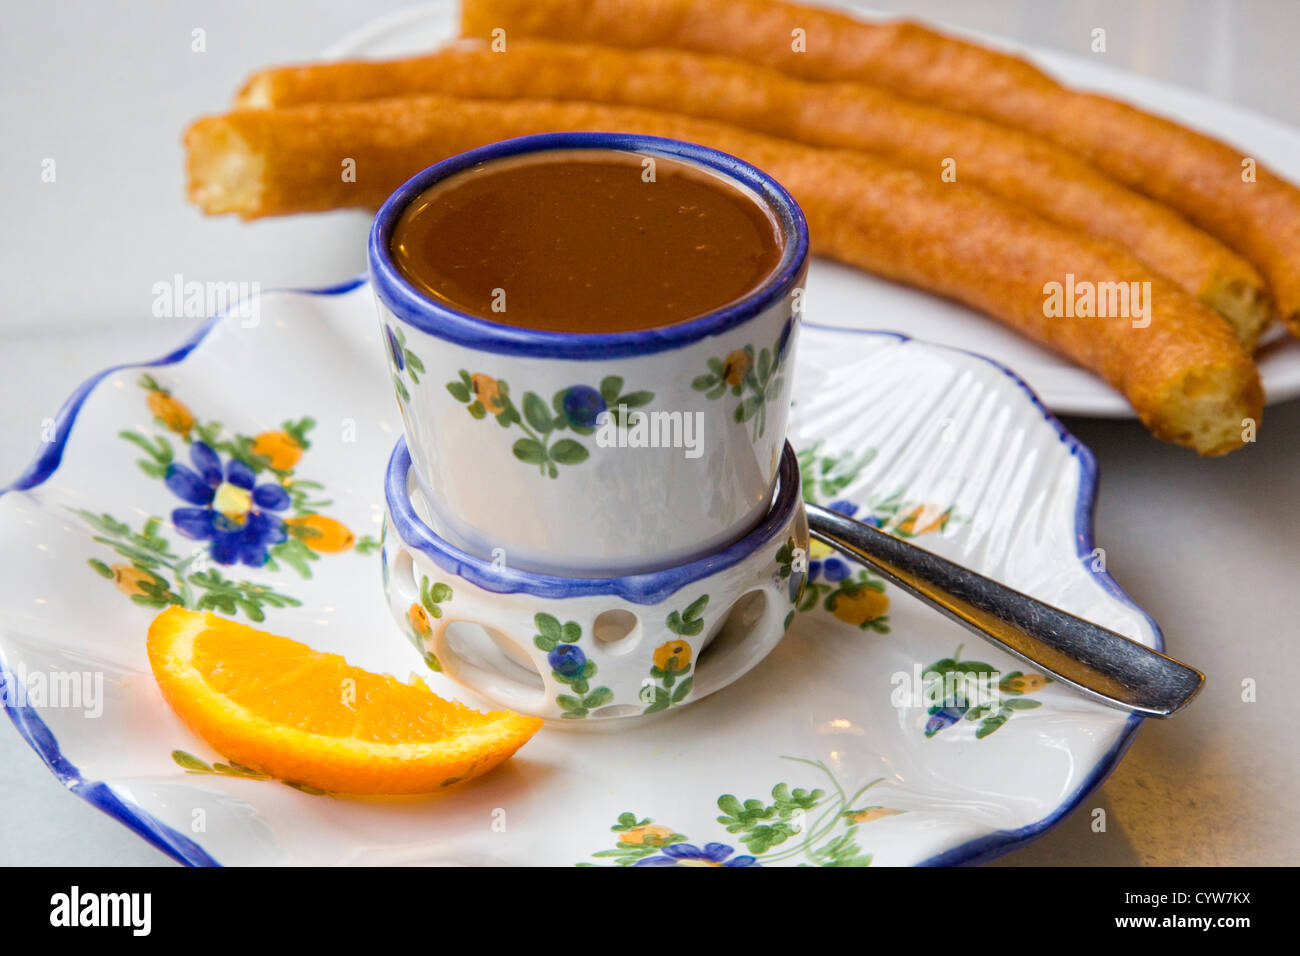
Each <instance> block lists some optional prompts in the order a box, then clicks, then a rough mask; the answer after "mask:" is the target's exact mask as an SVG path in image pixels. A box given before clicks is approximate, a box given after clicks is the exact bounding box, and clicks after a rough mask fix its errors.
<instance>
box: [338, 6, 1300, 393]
mask: <svg viewBox="0 0 1300 956" xmlns="http://www.w3.org/2000/svg"><path fill="white" fill-rule="evenodd" d="M852 12H856V13H857V14H858V15H861V16H865V17H878V18H883V17H885V16H886V14H883V13H871V12H868V11H863V10H861V9H860V8H857V7H855V8H854V9H853V11H852ZM458 15H459V14H458V8H457V7H456V5H455V4H453V3H451V2H450V0H441V2H439V3H437V4H433V5H430V6H422V7H417V8H413V9H411V10H407V11H399V12H397V13H395V14H390V15H389V16H386V17H382V18H380V19H377V20H375V21H374V22H373V23H371V24H369V25H367V26H365V27H363V28H362V29H361V30H358V31H357V32H356V33H353V34H352V35H351V36H349V37H347V38H345V39H344V40H342V41H341V42H339V43H337V44H335V45H334V46H332V47H330V48H329V49H328V50H327V51H325V52H326V55H327V56H328V57H331V58H344V57H358V56H359V57H392V56H410V55H413V54H416V53H420V52H424V51H428V50H430V49H432V48H433V47H434V46H436V45H437V44H439V43H442V42H444V41H446V40H448V39H450V38H451V37H453V36H455V34H456V32H457V29H458ZM937 26H938V27H939V28H940V29H943V30H945V31H946V32H949V33H960V34H964V35H966V36H969V37H972V38H973V39H976V40H978V41H979V42H981V43H985V44H987V45H990V46H996V47H1001V48H1003V49H1007V50H1012V51H1014V52H1017V53H1019V54H1021V55H1023V56H1026V57H1028V58H1029V59H1030V60H1033V61H1034V62H1036V63H1037V64H1038V65H1040V66H1041V67H1043V69H1045V70H1047V71H1048V72H1050V73H1051V74H1053V75H1054V76H1057V77H1059V78H1060V79H1061V80H1062V81H1064V82H1065V83H1068V84H1069V85H1071V86H1075V87H1079V88H1081V89H1089V90H1096V91H1098V92H1102V93H1107V94H1110V95H1112V96H1117V97H1119V98H1120V99H1124V100H1127V101H1129V102H1132V103H1136V104H1138V105H1140V106H1142V107H1144V108H1146V109H1149V110H1151V111H1153V112H1155V113H1160V114H1163V115H1166V116H1170V117H1173V118H1174V119H1176V120H1178V122H1180V123H1183V124H1184V125H1186V126H1189V127H1192V128H1194V129H1200V130H1203V131H1204V132H1206V133H1209V134H1210V135H1212V136H1216V137H1218V138H1219V139H1223V140H1226V141H1227V142H1230V143H1239V144H1241V145H1242V147H1243V148H1248V149H1249V150H1250V154H1251V155H1252V156H1255V157H1256V158H1257V159H1259V160H1260V162H1262V163H1265V164H1266V165H1268V166H1271V167H1272V168H1273V169H1275V170H1276V171H1277V172H1279V173H1280V174H1282V175H1283V176H1286V177H1288V178H1289V179H1291V180H1292V181H1293V182H1300V132H1297V131H1296V130H1294V129H1291V128H1290V127H1288V126H1285V125H1283V124H1281V123H1278V122H1276V121H1275V120H1271V119H1268V118H1267V117H1264V116H1260V115H1258V114H1256V113H1252V112H1250V111H1249V110H1246V109H1242V108H1241V107H1239V106H1234V105H1231V104H1228V103H1223V102H1220V101H1218V100H1215V99H1212V98H1210V97H1208V96H1204V95H1202V94H1199V93H1194V92H1191V91H1189V90H1184V89H1180V88H1178V87H1175V86H1172V85H1169V84H1166V83H1162V82H1160V81H1158V80H1151V79H1147V78H1146V77H1141V76H1137V75H1135V74H1132V73H1127V72H1124V71H1123V70H1117V69H1114V68H1112V67H1107V66H1105V65H1102V64H1098V63H1095V62H1092V61H1088V60H1083V59H1079V58H1076V57H1072V56H1069V55H1066V54H1062V53H1058V52H1055V51H1052V50H1047V49H1039V48H1035V47H1022V46H1015V45H1012V44H1009V43H1008V42H1007V41H1006V40H1003V39H999V38H996V37H990V36H988V35H985V34H978V33H973V32H971V31H963V30H957V29H955V28H953V27H950V26H947V25H946V24H937ZM342 231H346V230H342ZM341 238H342V237H341ZM349 241H353V242H356V243H357V244H358V245H359V244H360V243H361V242H363V241H364V231H363V230H362V229H361V228H360V227H357V232H356V234H355V236H354V237H351V238H350V239H349ZM808 293H809V297H808V302H809V313H808V315H809V317H810V318H812V319H813V320H814V321H815V322H818V323H821V324H825V325H831V326H835V327H839V328H854V329H859V328H860V329H892V330H897V331H899V332H903V333H906V334H908V335H913V336H916V337H918V338H922V339H925V340H926V341H930V342H940V343H943V344H945V345H953V346H956V347H958V348H964V349H970V350H971V351H973V352H978V353H980V354H981V355H987V356H989V357H990V358H993V359H995V360H996V361H998V362H1000V363H1002V364H1003V365H1005V366H1007V367H1008V368H1011V369H1014V370H1015V371H1016V373H1017V374H1018V375H1020V376H1021V377H1022V378H1023V379H1024V380H1025V381H1027V382H1028V383H1029V384H1030V386H1031V387H1032V388H1033V389H1034V391H1035V392H1037V393H1038V395H1039V396H1040V397H1041V398H1042V400H1043V402H1044V404H1046V405H1047V407H1048V408H1050V409H1052V411H1054V412H1056V413H1057V414H1060V415H1087V416H1094V417H1105V418H1133V417H1135V415H1134V413H1133V409H1132V407H1131V406H1130V405H1129V404H1128V402H1127V401H1125V399H1124V397H1123V396H1122V395H1120V394H1119V393H1118V392H1117V391H1115V390H1114V389H1113V388H1111V387H1110V386H1109V385H1107V384H1106V383H1105V382H1103V381H1102V380H1101V379H1099V378H1097V376H1095V375H1093V374H1092V373H1091V372H1088V371H1086V370H1084V369H1081V368H1079V367H1078V366H1076V365H1074V364H1073V363H1071V362H1070V361H1068V360H1067V359H1063V358H1061V357H1060V356H1057V355H1054V354H1053V353H1051V352H1049V351H1047V350H1046V349H1043V348H1040V347H1039V346H1037V345H1035V344H1034V343H1033V342H1030V341H1029V340H1028V339H1025V338H1022V337H1021V336H1019V335H1017V334H1016V333H1015V332H1013V331H1011V330H1010V329H1008V328H1006V327H1005V326H1003V325H1000V324H999V323H997V322H995V321H994V320H993V319H989V318H987V317H985V316H983V315H981V314H979V313H977V312H973V311H971V310H970V309H967V308H966V307H965V306H962V305H958V304H956V303H954V302H949V301H947V300H945V299H940V298H938V297H936V296H932V295H929V294H927V293H924V292H919V291H917V290H915V289H910V288H908V287H906V286H901V285H897V284H895V283H892V282H888V281H886V280H884V279H878V278H876V277H874V276H869V275H866V274H864V273H862V272H859V271H857V270H855V269H850V268H848V267H846V266H841V265H838V264H836V263H831V262H827V261H825V260H813V263H812V268H811V269H810V271H809V277H808ZM1261 342H1262V344H1261V346H1260V350H1259V352H1258V354H1257V355H1256V361H1257V362H1258V364H1259V371H1260V376H1261V378H1262V379H1263V382H1264V389H1265V393H1266V395H1267V399H1268V403H1269V404H1273V403H1275V402H1280V401H1283V400H1285V399H1288V398H1294V397H1295V396H1296V395H1300V341H1297V340H1295V339H1293V338H1290V337H1288V336H1287V335H1286V333H1285V332H1284V331H1283V329H1282V328H1281V327H1280V326H1275V327H1274V328H1273V329H1271V330H1270V331H1269V332H1268V333H1266V334H1265V336H1264V337H1263V339H1262V340H1261Z"/></svg>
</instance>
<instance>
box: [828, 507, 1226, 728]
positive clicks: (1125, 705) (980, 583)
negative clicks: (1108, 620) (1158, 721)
mask: <svg viewBox="0 0 1300 956" xmlns="http://www.w3.org/2000/svg"><path fill="white" fill-rule="evenodd" d="M807 511H808V526H809V529H810V531H811V532H812V536H813V537H814V538H816V539H817V540H818V541H822V542H825V543H826V544H828V545H830V546H831V547H833V548H835V549H836V550H837V551H841V552H843V553H844V554H846V555H848V556H849V557H851V558H853V559H854V560H856V561H859V562H861V563H862V564H866V565H869V566H870V567H872V568H874V569H875V570H876V571H877V572H879V573H880V574H881V575H882V576H883V577H884V578H885V579H886V580H889V581H892V582H893V583H894V584H897V585H898V586H899V587H901V588H902V589H903V590H905V591H907V592H909V593H910V594H913V595H915V596H916V597H918V598H920V599H921V600H922V601H924V602H925V603H926V604H929V605H930V606H931V607H933V608H935V609H936V610H938V611H940V612H941V613H943V614H944V615H946V616H947V617H949V618H951V619H952V620H954V621H956V622H957V623H959V624H962V625H964V626H966V627H967V628H969V629H970V630H972V631H974V632H975V633H976V634H979V635H980V636H981V637H983V638H985V639H986V640H988V641H990V642H991V643H993V644H996V645H998V646H999V647H1001V648H1002V649H1003V650H1005V651H1007V652H1009V653H1011V654H1013V655H1015V656H1016V657H1018V658H1020V659H1021V660H1023V661H1027V662H1029V663H1031V664H1034V665H1035V666H1037V667H1041V668H1042V669H1043V670H1045V671H1046V672H1047V673H1049V674H1051V675H1052V677H1054V678H1056V679H1057V680H1059V681H1062V682H1064V683H1066V684H1070V685H1071V686H1073V687H1075V688H1077V689H1079V690H1081V691H1083V692H1084V693H1085V694H1088V695H1089V696H1091V697H1095V698H1097V699H1098V700H1100V701H1102V702H1103V703H1106V704H1109V705H1111V706H1113V707H1119V708H1121V709H1123V710H1127V711H1132V712H1133V713H1137V714H1142V715H1143V716H1147V717H1170V716H1172V715H1173V714H1174V713H1175V712H1177V711H1178V709H1179V708H1181V707H1182V706H1183V705H1184V704H1186V703H1187V702H1188V701H1189V700H1191V699H1192V698H1193V697H1194V696H1196V692H1197V691H1199V690H1200V689H1201V684H1202V683H1204V681H1205V676H1204V675H1203V674H1202V673H1201V672H1200V671H1198V670H1195V669H1194V668H1191V667H1188V666H1187V665H1186V664H1183V663H1182V662H1180V661H1176V660H1174V659H1173V658H1172V657H1166V656H1165V655H1164V654H1161V653H1159V652H1158V651H1153V650H1152V649H1151V648H1149V647H1146V646H1144V645H1142V644H1139V643H1137V642H1136V641H1132V640H1129V639H1128V638H1127V637H1124V635H1122V634H1116V633H1115V632H1114V631H1110V630H1107V629H1106V628H1104V627H1099V626H1098V625H1096V624H1093V623H1091V622H1089V621H1085V620H1084V619H1083V618H1080V617H1075V616H1074V615H1073V614H1068V613H1066V612H1065V611H1062V610H1061V609H1060V608H1056V607H1052V606H1051V605H1050V604H1044V603H1043V602H1042V601H1038V600H1036V599H1034V598H1031V597H1030V596H1029V595H1027V594H1022V593H1021V592H1020V591H1016V590H1014V589H1013V588H1009V587H1007V586H1006V585H1004V584H999V583H998V582H997V581H994V580H993V579H991V578H986V577H984V576H983V575H982V574H977V573H976V572H974V571H971V570H970V569H969V568H964V567H962V566H961V565H959V564H954V563H953V562H951V561H949V560H947V559H946V558H941V557H939V556H938V555H937V554H933V553H932V552H929V551H926V550H925V549H923V548H918V547H916V546H915V545H913V544H909V543H907V542H906V541H904V540H902V539H901V538H896V537H894V536H893V535H891V534H887V533H885V532H884V531H881V530H879V529H877V528H873V527H871V526H870V525H866V524H863V523H862V522H860V521H854V520H853V519H852V518H849V517H846V516H845V515H842V514H839V513H837V512H834V511H828V510H827V509H825V508H821V507H818V506H817V505H808V506H807Z"/></svg>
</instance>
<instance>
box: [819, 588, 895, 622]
mask: <svg viewBox="0 0 1300 956" xmlns="http://www.w3.org/2000/svg"><path fill="white" fill-rule="evenodd" d="M888 611H889V596H888V595H887V594H885V593H884V592H883V591H877V590H876V589H875V588H869V587H865V586H864V587H859V588H856V589H855V590H852V591H842V592H840V593H839V594H836V595H834V596H833V597H832V598H831V613H832V614H834V615H835V616H836V617H838V618H839V619H840V620H841V621H843V622H844V623H846V624H852V625H853V626H855V627H861V626H862V625H863V624H866V623H867V622H868V621H874V620H875V619H876V618H878V617H883V616H884V615H885V614H886V613H887V612H888Z"/></svg>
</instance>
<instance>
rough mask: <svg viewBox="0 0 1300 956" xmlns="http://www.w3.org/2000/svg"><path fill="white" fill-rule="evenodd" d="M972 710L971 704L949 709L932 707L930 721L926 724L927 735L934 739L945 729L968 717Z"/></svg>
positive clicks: (948, 707)
mask: <svg viewBox="0 0 1300 956" xmlns="http://www.w3.org/2000/svg"><path fill="white" fill-rule="evenodd" d="M968 710H970V705H969V704H961V705H959V706H958V705H950V706H947V707H931V708H930V710H929V711H928V713H929V714H930V719H929V720H927V721H926V722H925V735H926V736H927V737H933V736H934V735H935V734H937V733H938V732H939V731H941V730H943V729H944V728H945V727H951V726H952V725H953V724H955V723H957V721H959V720H961V719H962V717H964V716H965V715H966V711H968Z"/></svg>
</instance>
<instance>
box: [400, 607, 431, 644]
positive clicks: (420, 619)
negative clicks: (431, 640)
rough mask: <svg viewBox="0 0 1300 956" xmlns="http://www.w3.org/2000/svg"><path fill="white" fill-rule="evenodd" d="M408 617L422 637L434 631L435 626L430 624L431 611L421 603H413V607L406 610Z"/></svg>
mask: <svg viewBox="0 0 1300 956" xmlns="http://www.w3.org/2000/svg"><path fill="white" fill-rule="evenodd" d="M406 618H407V620H409V621H410V622H411V627H413V628H415V633H416V634H418V635H420V637H428V636H429V635H430V634H432V633H433V627H432V626H431V625H430V624H429V612H428V611H426V610H425V609H424V608H423V607H421V606H420V605H419V604H412V605H411V609H410V610H409V611H407V612H406Z"/></svg>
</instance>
